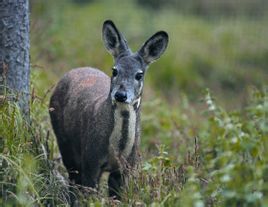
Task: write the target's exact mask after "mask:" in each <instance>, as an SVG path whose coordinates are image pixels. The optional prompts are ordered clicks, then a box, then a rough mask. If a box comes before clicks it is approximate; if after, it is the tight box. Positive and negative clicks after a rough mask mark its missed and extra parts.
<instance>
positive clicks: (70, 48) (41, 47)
mask: <svg viewBox="0 0 268 207" xmlns="http://www.w3.org/2000/svg"><path fill="white" fill-rule="evenodd" d="M118 5H121V6H122V7H123V8H124V9H123V10H122V9H121V10H120V12H119V11H118ZM108 18H109V19H113V20H114V21H115V22H116V23H117V24H118V26H119V27H120V29H121V31H123V33H124V34H125V35H126V37H127V39H128V40H129V42H130V45H132V46H133V48H135V49H138V48H139V47H140V44H141V43H142V40H146V38H148V37H149V36H150V35H152V33H153V32H154V31H156V30H160V29H163V30H167V31H168V33H169V34H170V45H169V47H168V50H167V53H166V54H165V55H164V56H163V57H162V58H161V59H160V60H159V61H158V63H157V64H155V65H152V66H151V69H149V71H148V75H147V77H146V78H147V80H146V89H145V92H144V100H143V103H142V110H143V111H142V140H141V154H142V157H143V159H142V162H141V163H140V165H139V166H138V168H137V169H135V170H134V171H131V172H129V173H130V177H129V180H128V185H127V186H126V187H125V188H124V189H122V191H123V192H122V193H123V196H122V197H123V200H122V201H121V202H119V201H116V200H113V199H111V198H108V196H107V184H106V183H105V182H103V183H102V184H101V187H100V190H99V191H98V192H96V191H95V190H92V189H89V188H82V187H77V186H69V184H68V182H67V181H68V180H67V174H66V171H65V169H64V167H63V165H62V164H61V163H60V162H59V153H58V148H57V144H56V139H55V137H54V134H53V132H52V129H51V125H50V123H49V122H50V121H49V117H48V98H49V96H50V94H51V90H52V88H53V86H54V84H55V83H56V81H57V80H58V79H59V77H60V76H61V75H62V74H63V73H64V72H65V71H68V70H70V68H72V67H77V66H85V65H92V66H95V67H99V68H102V69H103V70H104V71H105V72H107V73H108V74H109V73H110V67H111V65H112V58H111V57H110V56H109V55H108V53H107V52H106V51H105V49H104V47H103V45H102V42H101V35H100V34H101V24H102V23H103V21H104V20H105V19H108ZM266 24H267V19H265V18H263V19H259V20H258V21H252V20H250V19H244V18H239V19H232V18H229V19H222V20H219V19H218V20H211V19H210V20H208V19H202V18H196V17H194V16H183V15H180V14H177V13H176V12H174V10H165V9H163V10H159V11H157V13H155V12H152V11H148V10H145V9H144V8H141V7H140V6H138V5H136V4H134V3H133V2H132V1H121V0H111V1H105V0H103V1H92V3H90V4H83V6H79V4H73V3H71V1H67V0H62V1H52V0H46V1H32V33H31V38H32V40H31V41H32V45H31V46H32V47H31V56H32V74H31V75H32V77H31V80H32V82H31V85H32V92H31V122H30V123H29V122H26V121H25V120H24V119H23V117H22V116H21V113H20V110H19V108H18V106H17V105H16V104H14V103H12V102H9V101H8V100H6V99H5V97H2V96H1V97H0V98H1V99H0V101H1V105H0V206H66V205H68V202H69V201H70V196H74V192H75V193H76V196H77V199H78V200H79V202H80V204H81V206H83V205H84V206H130V205H133V206H185V207H188V206H191V207H192V206H194V207H204V206H222V207H230V206H267V205H268V176H267V175H268V91H267V87H264V85H265V84H267V78H268V76H267V67H268V62H267V57H268V55H267V54H268V53H267V51H268V46H267V44H264V43H265V42H267V41H266V39H267V34H268V30H267V27H265V26H264V25H266ZM178 88H179V89H180V91H178ZM204 88H210V90H211V91H213V92H212V94H214V96H215V98H214V97H212V96H211V93H210V91H206V93H205V95H201V94H202V91H203V90H204ZM186 94H187V95H186ZM201 96H202V97H204V100H203V102H202V103H200V101H199V99H200V98H201ZM215 100H217V103H216V101H215ZM233 105H238V106H240V107H241V109H239V110H231V111H230V110H229V109H228V108H230V106H233ZM226 106H228V107H226ZM242 106H243V107H242ZM105 178H106V181H107V177H105V176H104V181H105Z"/></svg>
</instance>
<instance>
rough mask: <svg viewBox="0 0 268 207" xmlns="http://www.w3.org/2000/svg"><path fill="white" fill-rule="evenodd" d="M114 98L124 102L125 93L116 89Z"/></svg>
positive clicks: (125, 98)
mask: <svg viewBox="0 0 268 207" xmlns="http://www.w3.org/2000/svg"><path fill="white" fill-rule="evenodd" d="M114 98H115V100H117V101H118V102H125V101H126V100H127V93H126V92H124V91H117V92H116V93H115V95H114Z"/></svg>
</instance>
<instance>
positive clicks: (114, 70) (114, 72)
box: [112, 67, 118, 77]
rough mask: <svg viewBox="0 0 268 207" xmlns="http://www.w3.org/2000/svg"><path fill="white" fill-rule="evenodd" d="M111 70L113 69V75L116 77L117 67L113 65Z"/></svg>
mask: <svg viewBox="0 0 268 207" xmlns="http://www.w3.org/2000/svg"><path fill="white" fill-rule="evenodd" d="M112 70H113V77H116V76H117V74H118V70H117V68H116V67H113V68H112Z"/></svg>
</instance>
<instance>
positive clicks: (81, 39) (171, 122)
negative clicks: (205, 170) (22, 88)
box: [31, 0, 268, 150]
mask: <svg viewBox="0 0 268 207" xmlns="http://www.w3.org/2000/svg"><path fill="white" fill-rule="evenodd" d="M267 9H268V1H266V0H254V1H253V0H188V1H184V0H128V1H125V0H109V1H108V0H98V1H97V0H57V1H54V0H32V1H31V63H32V76H33V77H32V80H33V83H32V84H33V85H34V87H35V89H36V90H37V91H38V93H39V94H45V93H47V91H48V90H50V89H51V88H52V87H53V86H54V85H55V84H56V82H57V81H58V80H59V78H60V77H61V76H62V75H63V74H64V73H65V72H67V71H69V70H70V69H71V68H76V67H81V66H92V67H96V68H100V69H101V70H103V71H105V72H106V73H107V74H109V75H110V74H111V66H112V64H113V59H112V57H111V56H110V55H109V54H108V52H107V51H106V50H105V48H104V46H103V43H102V39H101V29H102V24H103V22H104V20H106V19H111V20H113V21H114V22H115V24H116V25H117V27H118V28H119V30H120V31H121V32H122V33H123V34H124V35H125V37H126V39H127V40H128V43H129V45H130V47H131V48H132V49H133V51H136V50H138V49H139V48H140V47H141V45H142V44H143V43H144V41H145V40H147V39H148V38H149V37H150V36H151V35H152V34H154V33H155V32H156V31H158V30H165V31H167V32H168V33H169V36H170V43H169V46H168V49H167V51H166V53H165V54H164V55H163V56H162V57H161V58H160V60H158V61H157V62H156V63H154V64H152V65H151V67H150V69H149V71H148V73H147V75H146V84H145V94H144V102H143V132H144V138H143V140H145V142H162V141H161V140H164V142H165V143H168V144H170V143H173V144H174V145H177V144H176V143H181V142H180V141H179V140H180V138H178V137H181V139H182V140H185V137H192V136H195V134H196V133H197V130H198V129H199V128H200V125H201V123H202V120H203V118H202V113H201V112H200V111H202V110H203V109H204V108H206V106H205V104H204V101H203V100H204V96H205V95H204V94H205V92H206V89H209V90H210V91H211V93H212V94H213V97H214V98H215V99H216V100H217V102H218V103H219V104H220V105H221V106H223V107H225V109H226V110H228V111H232V110H240V109H241V108H243V107H244V106H245V105H247V101H248V99H247V97H248V95H249V91H250V90H252V89H253V90H254V89H256V88H257V89H260V90H261V89H262V87H263V85H264V84H265V83H266V84H267V80H268V43H267V39H268V12H267V11H268V10H267ZM156 109H157V110H156ZM173 129H174V130H173ZM169 138H170V139H169ZM175 138H176V139H175ZM146 140H147V141H146ZM159 140H160V141H159ZM168 140H170V141H168ZM174 140H175V141H174ZM149 146H150V145H149ZM147 149H148V147H147ZM174 150H177V148H176V147H175V148H174Z"/></svg>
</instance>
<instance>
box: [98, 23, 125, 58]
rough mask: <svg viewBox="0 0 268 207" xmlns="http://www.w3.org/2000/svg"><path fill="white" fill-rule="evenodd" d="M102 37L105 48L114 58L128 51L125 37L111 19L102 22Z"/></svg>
mask: <svg viewBox="0 0 268 207" xmlns="http://www.w3.org/2000/svg"><path fill="white" fill-rule="evenodd" d="M102 38H103V42H104V45H105V47H106V49H107V50H108V52H109V53H111V54H112V55H113V56H114V58H116V57H118V56H119V55H120V54H122V53H125V52H128V51H129V49H128V46H127V42H126V40H125V38H124V37H123V36H122V35H121V34H120V32H119V31H118V29H117V28H116V26H115V25H114V23H113V22H112V21H111V20H106V21H105V22H104V23H103V27H102Z"/></svg>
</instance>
